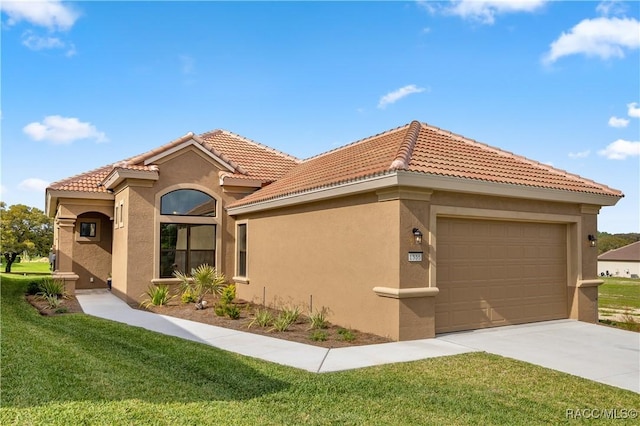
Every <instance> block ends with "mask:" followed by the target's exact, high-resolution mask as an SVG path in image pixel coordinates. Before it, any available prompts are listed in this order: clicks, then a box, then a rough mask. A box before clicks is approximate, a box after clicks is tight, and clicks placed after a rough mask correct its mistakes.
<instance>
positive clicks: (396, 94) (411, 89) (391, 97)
mask: <svg viewBox="0 0 640 426" xmlns="http://www.w3.org/2000/svg"><path fill="white" fill-rule="evenodd" d="M425 90H427V89H425V88H423V87H418V86H416V85H415V84H409V85H408V86H404V87H401V88H399V89H398V90H394V91H393V92H389V93H387V94H386V95H384V96H383V97H381V98H380V101H379V102H378V108H385V107H386V106H387V105H389V104H393V103H396V102H397V101H399V100H400V99H402V98H404V97H405V96H409V95H411V94H413V93H421V92H424V91H425Z"/></svg>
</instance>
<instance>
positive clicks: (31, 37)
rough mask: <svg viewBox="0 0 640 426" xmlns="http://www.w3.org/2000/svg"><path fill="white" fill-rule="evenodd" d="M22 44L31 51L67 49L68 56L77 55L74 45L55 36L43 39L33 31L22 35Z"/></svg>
mask: <svg viewBox="0 0 640 426" xmlns="http://www.w3.org/2000/svg"><path fill="white" fill-rule="evenodd" d="M22 44H23V45H24V46H26V47H27V48H29V49H31V50H44V49H66V50H67V52H66V53H65V55H66V56H73V55H75V54H76V47H75V46H74V45H73V43H66V42H64V41H62V40H61V39H60V38H58V37H53V36H46V37H41V36H39V35H37V34H34V33H33V31H25V33H24V34H22Z"/></svg>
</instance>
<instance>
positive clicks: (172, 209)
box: [160, 189, 216, 278]
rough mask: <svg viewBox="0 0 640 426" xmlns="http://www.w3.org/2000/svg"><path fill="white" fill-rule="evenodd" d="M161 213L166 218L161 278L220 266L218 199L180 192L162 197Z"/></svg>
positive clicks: (197, 192) (198, 192)
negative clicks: (199, 268)
mask: <svg viewBox="0 0 640 426" xmlns="http://www.w3.org/2000/svg"><path fill="white" fill-rule="evenodd" d="M160 214H161V215H162V216H165V219H164V220H162V219H161V220H160V278H170V277H172V276H173V273H174V272H175V271H181V272H185V273H189V272H191V269H192V268H197V267H198V266H199V265H202V264H205V263H206V264H209V265H211V266H216V223H215V222H216V220H215V219H214V218H215V216H216V200H215V198H213V197H211V196H210V195H208V194H205V193H204V192H202V191H198V190H195V189H177V190H175V191H171V192H168V193H166V194H164V195H163V196H161V197H160ZM166 216H189V217H191V218H189V219H187V218H185V219H184V220H180V219H169V218H167V217H166ZM194 216H199V217H202V218H203V219H204V218H208V219H206V220H204V221H203V220H202V219H196V218H195V217H194ZM183 221H184V223H182V222H183Z"/></svg>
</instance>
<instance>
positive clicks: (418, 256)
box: [409, 251, 422, 262]
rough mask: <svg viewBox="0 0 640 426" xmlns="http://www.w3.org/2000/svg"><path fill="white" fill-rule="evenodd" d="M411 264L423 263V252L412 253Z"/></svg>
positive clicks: (410, 255) (410, 254)
mask: <svg viewBox="0 0 640 426" xmlns="http://www.w3.org/2000/svg"><path fill="white" fill-rule="evenodd" d="M409 262H422V252H421V251H410V252H409Z"/></svg>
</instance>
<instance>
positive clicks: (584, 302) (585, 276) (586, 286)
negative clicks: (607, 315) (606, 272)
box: [570, 205, 603, 323]
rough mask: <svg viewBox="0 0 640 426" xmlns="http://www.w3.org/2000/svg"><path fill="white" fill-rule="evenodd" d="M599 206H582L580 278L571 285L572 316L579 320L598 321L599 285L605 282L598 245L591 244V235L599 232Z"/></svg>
mask: <svg viewBox="0 0 640 426" xmlns="http://www.w3.org/2000/svg"><path fill="white" fill-rule="evenodd" d="M599 211H600V207H599V206H591V205H583V206H581V213H582V223H581V226H580V227H579V232H578V235H577V247H576V249H577V250H578V251H579V253H580V256H579V259H580V261H579V262H578V279H577V280H576V283H575V286H574V287H570V290H573V291H572V294H570V296H571V297H570V299H571V307H570V308H571V309H570V317H571V318H572V319H577V320H579V321H585V322H591V323H596V322H598V286H600V284H602V283H603V281H602V280H601V279H599V278H598V247H597V244H596V246H591V242H590V241H589V235H592V236H596V235H597V232H598V212H599Z"/></svg>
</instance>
